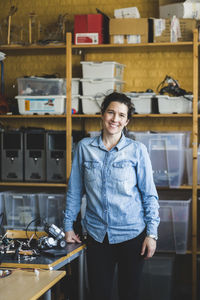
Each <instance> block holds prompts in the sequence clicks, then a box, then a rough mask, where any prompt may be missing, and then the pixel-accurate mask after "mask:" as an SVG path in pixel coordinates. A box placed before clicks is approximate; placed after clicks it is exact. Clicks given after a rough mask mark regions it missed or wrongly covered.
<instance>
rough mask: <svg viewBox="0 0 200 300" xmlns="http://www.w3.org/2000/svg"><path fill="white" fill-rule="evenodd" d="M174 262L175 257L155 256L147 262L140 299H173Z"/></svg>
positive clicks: (143, 273) (145, 263)
mask: <svg viewBox="0 0 200 300" xmlns="http://www.w3.org/2000/svg"><path fill="white" fill-rule="evenodd" d="M174 262H175V257H174V255H162V256H160V255H154V256H153V257H152V258H151V259H148V260H145V262H144V268H143V272H142V284H141V288H140V297H141V298H140V299H142V300H158V299H160V300H161V299H162V300H171V299H172V292H173V279H174V278H173V277H174Z"/></svg>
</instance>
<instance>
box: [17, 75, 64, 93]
mask: <svg viewBox="0 0 200 300" xmlns="http://www.w3.org/2000/svg"><path fill="white" fill-rule="evenodd" d="M17 85H18V95H23V96H48V95H54V96H55V95H63V92H64V90H66V88H65V87H64V85H65V82H64V79H63V78H43V77H34V76H33V77H27V78H17Z"/></svg>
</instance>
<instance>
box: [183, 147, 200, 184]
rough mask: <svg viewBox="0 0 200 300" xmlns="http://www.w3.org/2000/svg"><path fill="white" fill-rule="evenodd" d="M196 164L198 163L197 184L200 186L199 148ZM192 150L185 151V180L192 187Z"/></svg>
mask: <svg viewBox="0 0 200 300" xmlns="http://www.w3.org/2000/svg"><path fill="white" fill-rule="evenodd" d="M197 155H198V156H197V162H198V169H197V176H198V177H197V184H200V148H199V149H198V154H197ZM192 162H193V158H192V148H188V149H186V166H187V178H188V184H189V185H192V183H193V167H192Z"/></svg>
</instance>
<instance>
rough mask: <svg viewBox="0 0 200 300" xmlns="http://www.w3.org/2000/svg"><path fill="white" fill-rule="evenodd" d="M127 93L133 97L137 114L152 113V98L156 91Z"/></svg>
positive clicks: (132, 100)
mask: <svg viewBox="0 0 200 300" xmlns="http://www.w3.org/2000/svg"><path fill="white" fill-rule="evenodd" d="M126 95H127V96H128V97H129V98H131V102H132V103H133V104H134V107H135V113H136V114H150V113H151V99H152V97H153V96H155V93H127V94H126Z"/></svg>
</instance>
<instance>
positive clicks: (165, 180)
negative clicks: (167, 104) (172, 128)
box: [129, 132, 190, 187]
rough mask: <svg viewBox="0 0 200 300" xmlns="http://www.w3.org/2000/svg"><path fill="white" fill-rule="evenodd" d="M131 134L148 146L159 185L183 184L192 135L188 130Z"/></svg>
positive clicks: (175, 185)
mask: <svg viewBox="0 0 200 300" xmlns="http://www.w3.org/2000/svg"><path fill="white" fill-rule="evenodd" d="M131 135H132V137H134V138H135V140H137V141H140V142H142V143H143V144H144V145H145V146H146V147H147V150H148V152H149V155H150V159H151V163H152V168H153V176H154V182H155V184H156V185H157V186H168V187H179V186H180V185H181V184H183V180H184V171H185V148H186V147H187V146H188V144H189V136H190V134H189V133H188V132H185V133H183V132H182V133H178V132H171V133H144V132H134V133H133V132H132V133H131V132H129V136H130V137H131Z"/></svg>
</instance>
